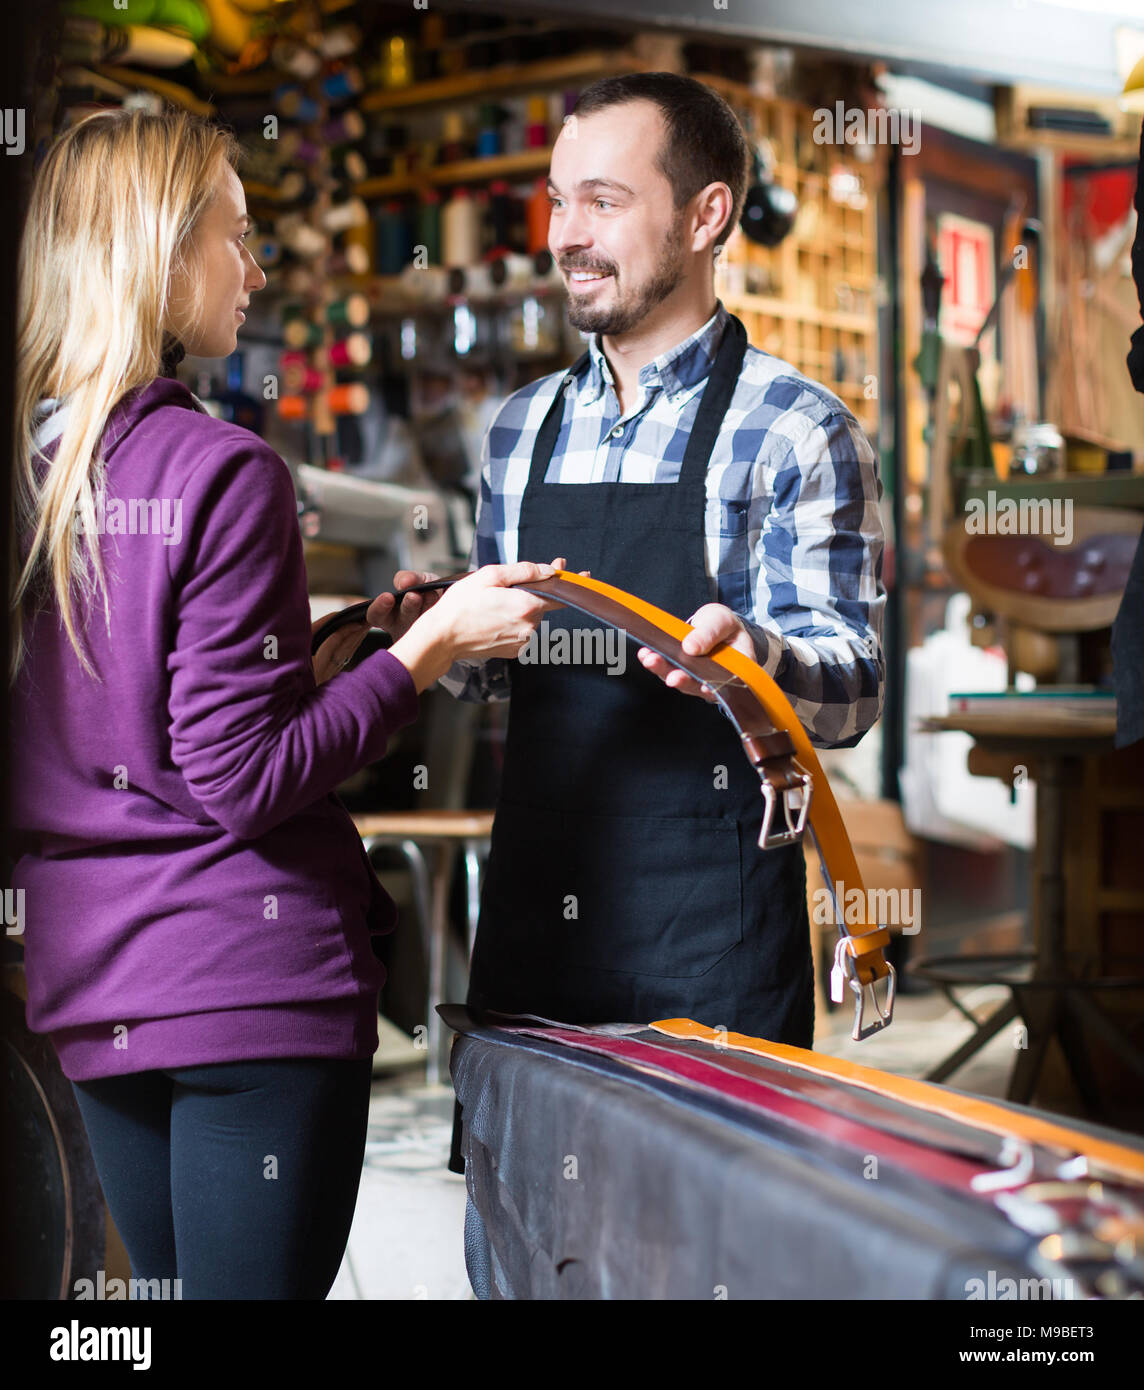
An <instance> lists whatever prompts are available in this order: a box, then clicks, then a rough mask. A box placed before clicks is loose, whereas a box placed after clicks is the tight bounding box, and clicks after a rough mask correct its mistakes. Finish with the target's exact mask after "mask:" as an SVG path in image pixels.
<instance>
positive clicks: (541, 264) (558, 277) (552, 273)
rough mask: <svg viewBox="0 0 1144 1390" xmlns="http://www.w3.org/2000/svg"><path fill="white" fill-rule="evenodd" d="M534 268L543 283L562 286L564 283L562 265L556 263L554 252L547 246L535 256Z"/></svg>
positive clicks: (533, 259) (533, 260)
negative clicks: (561, 271)
mask: <svg viewBox="0 0 1144 1390" xmlns="http://www.w3.org/2000/svg"><path fill="white" fill-rule="evenodd" d="M532 269H533V271H534V272H535V274H536V278H537V279H538V280H539V281H540V282H541V283H542V284H545V285H561V286H562V285H563V284H564V276H563V275H562V274H561V273H560V267H559V266H558V265H557V264H556V261H555V260H554V259H553V256H552V252H551V251H549V249H548V247H547V246H546V247H545V248H544V249H543V250H542V251H538V252H537V253H536V255H535V256H533V258H532Z"/></svg>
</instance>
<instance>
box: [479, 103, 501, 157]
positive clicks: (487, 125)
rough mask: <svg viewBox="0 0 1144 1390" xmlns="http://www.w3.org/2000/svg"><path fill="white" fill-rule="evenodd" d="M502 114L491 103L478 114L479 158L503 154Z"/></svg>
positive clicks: (482, 107) (486, 104) (485, 105)
mask: <svg viewBox="0 0 1144 1390" xmlns="http://www.w3.org/2000/svg"><path fill="white" fill-rule="evenodd" d="M500 120H501V112H500V109H499V107H496V106H493V105H492V103H491V102H485V104H484V105H483V106H481V108H480V111H479V112H478V114H477V150H476V153H477V158H478V159H486V158H488V157H489V156H490V155H494V154H500V153H501V136H500Z"/></svg>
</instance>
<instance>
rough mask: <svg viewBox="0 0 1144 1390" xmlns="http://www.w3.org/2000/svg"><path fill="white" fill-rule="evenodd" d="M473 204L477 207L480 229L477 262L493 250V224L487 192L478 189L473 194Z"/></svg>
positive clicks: (483, 189)
mask: <svg viewBox="0 0 1144 1390" xmlns="http://www.w3.org/2000/svg"><path fill="white" fill-rule="evenodd" d="M473 202H474V203H476V205H477V226H478V228H479V229H480V244H479V250H478V252H477V260H481V259H483V258H484V257H485V256H487V255H488V254H489V252H490V251H491V250H492V249H493V224H492V218H491V217H490V216H489V190H488V189H487V188H478V189H477V190H476V192H475V193H474V194H473Z"/></svg>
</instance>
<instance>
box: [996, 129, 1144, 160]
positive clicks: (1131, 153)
mask: <svg viewBox="0 0 1144 1390" xmlns="http://www.w3.org/2000/svg"><path fill="white" fill-rule="evenodd" d="M997 144H998V146H999V147H1000V148H1002V149H1006V150H1020V151H1021V153H1022V154H1037V153H1038V152H1040V151H1042V150H1043V151H1046V152H1051V153H1054V154H1075V155H1080V156H1081V157H1083V158H1085V159H1092V160H1105V159H1106V160H1109V161H1119V160H1127V161H1129V162H1130V163H1132V164H1135V163H1136V161H1137V159H1138V157H1139V154H1140V141H1139V138H1138V137H1134V138H1131V139H1128V138H1121V137H1119V136H1116V135H1081V134H1080V133H1079V132H1073V131H1067V130H1024V131H1022V132H1021V133H1020V134H1019V135H1017V134H1015V135H1006V136H1004V137H1002V136H1000V135H999V136H998V137H997Z"/></svg>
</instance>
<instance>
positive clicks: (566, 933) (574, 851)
mask: <svg viewBox="0 0 1144 1390" xmlns="http://www.w3.org/2000/svg"><path fill="white" fill-rule="evenodd" d="M497 832H499V833H498V834H497V836H496V838H497V839H499V840H500V841H501V848H502V854H503V857H502V859H501V864H500V868H501V870H502V872H501V873H499V874H497V875H496V878H497V879H499V882H498V883H497V884H496V885H495V892H494V896H492V897H491V898H490V899H489V900H488V901H489V905H490V906H492V905H493V904H497V906H495V907H492V911H493V915H494V917H495V916H499V915H500V914H501V913H502V912H503V914H504V916H503V919H502V922H501V927H502V929H504V930H505V931H506V935H507V937H509V938H515V941H514V942H513V945H514V946H515V947H516V949H517V950H518V951H519V952H520V955H521V956H524V957H529V956H531V957H537V956H539V957H543V958H545V959H546V960H547V961H548V962H549V965H550V966H555V967H556V968H557V970H559V969H560V968H561V967H577V968H587V969H593V970H600V971H605V972H609V973H618V974H624V975H648V976H655V977H657V978H661V979H672V978H675V979H687V978H693V977H695V976H699V975H703V974H705V973H706V972H707V971H708V970H710V969H711V967H712V966H713V965H715V964H716V962H718V961H719V960H721V959H722V957H723V956H725V955H726V954H727V952H728V951H731V950H733V949H734V947H736V946H737V945H738V944H739V943H740V942H741V941H742V939H743V907H742V902H743V895H742V869H741V863H740V850H739V828H738V825H737V824H736V822H735V821H733V820H724V819H722V818H719V817H686V818H682V817H663V816H597V815H584V814H575V813H570V812H557V811H552V810H548V809H541V808H538V807H534V806H522V805H516V804H513V803H506V802H502V803H501V806H500V808H499V809H498V812H497ZM505 851H507V853H505ZM510 865H511V867H510ZM491 869H492V865H491V864H490V870H491ZM488 886H489V888H490V889H493V888H494V885H493V884H492V883H490V884H489V885H488ZM506 894H507V898H508V901H505V898H504V897H503V896H502V895H506ZM499 934H500V933H499V932H498V935H499ZM508 944H509V943H508V940H505V945H508ZM510 949H511V948H510ZM518 958H519V957H518Z"/></svg>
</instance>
